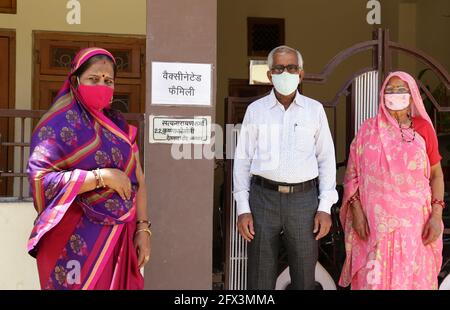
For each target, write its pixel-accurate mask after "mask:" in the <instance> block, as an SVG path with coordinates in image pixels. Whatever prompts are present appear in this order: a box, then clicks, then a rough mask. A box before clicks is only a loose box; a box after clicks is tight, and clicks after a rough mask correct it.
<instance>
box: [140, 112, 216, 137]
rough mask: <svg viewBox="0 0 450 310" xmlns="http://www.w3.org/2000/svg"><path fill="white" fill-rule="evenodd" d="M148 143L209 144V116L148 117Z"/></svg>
mask: <svg viewBox="0 0 450 310" xmlns="http://www.w3.org/2000/svg"><path fill="white" fill-rule="evenodd" d="M149 127H150V135H149V137H150V143H170V144H209V143H210V137H211V116H194V117H172V116H156V115H150V126H149Z"/></svg>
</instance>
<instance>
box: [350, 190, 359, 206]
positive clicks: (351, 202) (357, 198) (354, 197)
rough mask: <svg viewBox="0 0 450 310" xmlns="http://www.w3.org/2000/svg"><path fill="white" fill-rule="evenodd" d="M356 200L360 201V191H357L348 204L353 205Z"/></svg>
mask: <svg viewBox="0 0 450 310" xmlns="http://www.w3.org/2000/svg"><path fill="white" fill-rule="evenodd" d="M356 201H359V193H358V192H356V193H355V194H354V195H353V196H352V197H351V198H350V199H349V200H348V204H349V205H350V206H353V204H354V203H355V202H356Z"/></svg>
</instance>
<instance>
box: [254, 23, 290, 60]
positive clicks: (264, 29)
mask: <svg viewBox="0 0 450 310" xmlns="http://www.w3.org/2000/svg"><path fill="white" fill-rule="evenodd" d="M247 38H248V56H267V54H269V52H270V51H271V50H272V49H273V48H275V47H277V46H280V45H284V19H283V18H259V17H248V18H247Z"/></svg>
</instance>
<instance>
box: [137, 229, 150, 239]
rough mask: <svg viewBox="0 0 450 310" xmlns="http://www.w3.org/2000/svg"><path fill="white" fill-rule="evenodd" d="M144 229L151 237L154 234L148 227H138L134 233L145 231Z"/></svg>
mask: <svg viewBox="0 0 450 310" xmlns="http://www.w3.org/2000/svg"><path fill="white" fill-rule="evenodd" d="M144 231H145V232H146V233H147V234H148V235H149V237H151V236H152V231H151V230H150V229H148V228H142V229H138V230H136V232H135V233H134V234H135V235H137V234H138V233H140V232H144Z"/></svg>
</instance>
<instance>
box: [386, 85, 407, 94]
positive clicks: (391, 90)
mask: <svg viewBox="0 0 450 310" xmlns="http://www.w3.org/2000/svg"><path fill="white" fill-rule="evenodd" d="M384 93H385V94H409V89H408V88H406V87H390V86H388V87H386V88H385V89H384Z"/></svg>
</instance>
